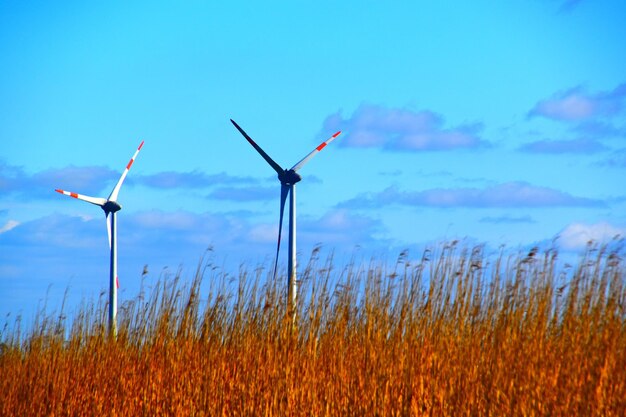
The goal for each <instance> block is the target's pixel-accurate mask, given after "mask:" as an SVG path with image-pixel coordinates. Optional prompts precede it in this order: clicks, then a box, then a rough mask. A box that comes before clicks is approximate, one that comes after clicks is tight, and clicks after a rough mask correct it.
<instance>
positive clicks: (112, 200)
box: [55, 141, 143, 336]
mask: <svg viewBox="0 0 626 417" xmlns="http://www.w3.org/2000/svg"><path fill="white" fill-rule="evenodd" d="M142 146H143V141H141V143H140V144H139V147H138V148H137V151H135V154H134V155H133V157H132V158H131V159H130V161H129V162H128V164H127V165H126V169H125V170H124V172H123V173H122V176H121V177H120V179H119V180H118V181H117V184H115V187H114V188H113V191H111V194H110V195H109V198H106V199H105V198H99V197H89V196H86V195H82V194H76V193H73V192H69V191H63V190H58V189H57V190H55V191H56V192H57V193H61V194H65V195H68V196H70V197H73V198H77V199H79V200H83V201H86V202H88V203H91V204H95V205H96V206H100V208H102V210H104V214H105V216H106V222H107V231H108V234H109V247H110V249H111V264H110V274H109V332H110V333H111V334H112V335H113V336H117V288H118V287H119V282H118V279H117V225H116V215H117V214H116V213H117V212H118V211H120V210H121V209H122V206H121V205H120V204H119V203H118V202H117V195H118V194H119V192H120V188H121V187H122V183H123V182H124V179H125V178H126V175H127V174H128V171H129V170H130V167H131V166H132V165H133V162H135V158H136V157H137V154H139V151H140V150H141V147H142Z"/></svg>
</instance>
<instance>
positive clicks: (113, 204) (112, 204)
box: [102, 201, 122, 214]
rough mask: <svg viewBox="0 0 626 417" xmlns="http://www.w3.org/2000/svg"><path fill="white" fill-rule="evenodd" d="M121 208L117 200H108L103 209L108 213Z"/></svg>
mask: <svg viewBox="0 0 626 417" xmlns="http://www.w3.org/2000/svg"><path fill="white" fill-rule="evenodd" d="M121 209H122V206H121V205H120V204H119V203H118V202H117V201H107V202H106V203H104V205H103V206H102V210H104V212H105V213H107V214H108V213H115V212H118V211H120V210H121Z"/></svg>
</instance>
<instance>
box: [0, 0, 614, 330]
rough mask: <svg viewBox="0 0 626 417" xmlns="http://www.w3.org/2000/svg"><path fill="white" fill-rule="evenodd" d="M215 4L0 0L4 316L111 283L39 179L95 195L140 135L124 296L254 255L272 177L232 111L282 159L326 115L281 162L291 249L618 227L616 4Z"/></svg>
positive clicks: (80, 230) (262, 244) (416, 246)
mask: <svg viewBox="0 0 626 417" xmlns="http://www.w3.org/2000/svg"><path fill="white" fill-rule="evenodd" d="M217 3H218V2H201V1H188V2H176V3H174V2H154V1H150V2H141V1H136V2H117V1H113V2H107V3H102V4H92V3H85V2H78V1H65V2H45V1H42V2H37V1H33V2H24V1H19V2H18V1H4V2H1V3H0V68H2V70H1V71H0V314H2V317H6V315H7V314H9V313H10V314H11V315H10V316H9V317H13V318H14V317H15V316H16V315H17V314H22V315H23V316H24V317H25V318H26V319H27V318H28V317H31V316H32V313H33V312H34V311H35V309H36V308H37V306H38V305H39V304H40V303H42V302H43V301H44V300H46V299H48V303H49V304H50V305H57V304H58V302H59V300H60V299H61V298H62V297H63V293H64V291H65V289H66V288H68V287H69V296H68V297H69V298H68V302H69V304H70V307H69V308H70V309H71V308H72V306H76V305H78V303H79V302H80V300H81V299H83V298H85V297H86V298H91V297H97V296H98V294H100V292H101V291H102V290H104V289H106V288H107V276H108V245H107V240H106V239H107V238H106V228H105V223H104V216H103V213H102V212H101V210H100V209H99V208H97V207H95V206H92V205H89V204H85V203H82V202H79V201H76V200H72V199H69V198H66V197H63V196H61V195H59V194H57V193H54V189H55V188H62V189H66V190H70V191H75V192H79V193H83V194H87V195H93V196H104V197H106V196H108V194H109V193H110V190H111V189H112V187H113V185H114V184H115V181H116V180H117V178H118V177H119V175H120V174H121V171H122V170H123V168H124V167H125V165H126V163H127V162H128V159H129V158H130V156H131V155H132V154H133V152H134V150H135V149H136V147H137V146H138V144H139V143H140V142H141V141H142V140H145V145H144V147H143V149H142V151H141V153H140V154H139V156H138V158H137V160H136V163H135V164H134V165H133V168H132V170H131V172H130V174H129V175H128V178H127V180H126V182H125V184H124V187H123V188H122V191H121V193H120V198H119V202H120V203H121V204H122V206H123V210H122V211H121V212H120V213H119V215H118V222H119V223H118V224H119V250H120V255H119V257H120V273H119V275H120V281H121V285H122V288H121V291H122V292H121V294H120V298H121V300H120V301H122V302H123V301H124V300H125V299H128V298H131V297H133V296H134V295H135V294H136V292H137V291H136V290H137V288H138V286H139V281H140V280H141V275H142V272H143V271H144V265H148V275H147V278H146V279H154V280H156V279H157V278H158V277H160V276H162V275H163V274H167V273H174V272H175V271H176V270H178V268H180V267H181V266H182V268H183V271H184V272H183V275H184V276H185V273H187V275H186V276H190V275H191V274H192V273H193V271H194V270H195V267H196V265H197V263H198V262H199V260H200V257H201V256H202V255H203V254H204V253H205V251H206V249H207V248H208V247H212V248H213V252H212V255H211V256H213V257H214V258H215V259H216V262H218V263H219V264H220V265H223V266H224V267H225V268H227V269H232V270H236V269H237V267H238V265H239V264H240V263H245V264H246V265H249V266H251V267H254V266H255V265H257V264H265V265H266V266H269V265H270V264H271V262H269V261H270V260H271V259H272V257H273V252H274V250H275V239H276V234H277V222H278V199H279V195H280V187H279V183H278V181H277V180H276V178H275V175H274V174H273V171H272V169H271V168H270V167H269V166H268V165H267V164H266V163H265V162H264V161H263V160H262V159H261V158H260V157H259V155H258V154H256V152H255V151H254V149H252V148H251V147H250V146H249V144H248V143H247V142H246V141H245V140H244V139H243V137H241V136H240V135H239V133H238V132H237V131H236V130H235V129H234V128H233V126H232V125H231V124H230V122H229V119H230V118H232V119H234V120H236V121H237V122H238V123H239V124H240V125H241V126H242V127H243V128H244V129H245V130H246V131H247V132H248V133H249V134H250V135H251V136H252V137H253V138H254V139H255V140H256V141H257V142H258V143H259V144H260V145H261V146H262V147H263V148H264V149H265V151H266V152H267V153H268V154H269V155H270V156H271V157H272V158H273V159H274V160H276V161H277V162H278V163H279V164H281V165H283V166H285V167H291V166H292V165H293V164H295V163H296V162H297V161H298V160H300V159H301V158H302V157H303V156H304V155H306V154H307V153H308V152H310V151H311V150H312V149H313V148H314V147H315V146H316V145H317V144H318V143H320V142H321V141H322V140H324V139H326V138H328V137H329V136H330V135H331V134H332V133H334V132H335V131H336V130H342V131H343V134H342V135H341V136H340V137H339V138H338V139H337V140H336V141H335V142H333V143H332V144H331V145H329V146H328V147H327V148H325V149H324V150H323V152H321V153H320V154H319V155H318V156H316V157H315V158H314V159H313V160H312V161H311V162H309V164H308V165H307V166H306V167H304V168H303V169H302V170H301V171H300V172H301V174H302V176H303V181H302V182H301V183H299V184H298V210H297V212H298V245H299V251H301V253H302V260H306V259H308V253H309V251H310V250H311V248H312V247H313V246H314V245H316V244H317V243H321V244H323V245H324V248H325V249H326V250H329V251H330V250H334V251H335V252H336V253H337V254H338V257H339V259H342V258H341V257H342V256H344V255H345V256H346V257H349V256H351V255H352V254H354V253H355V251H360V252H359V253H362V254H364V255H363V256H366V257H367V256H370V255H371V254H376V256H381V257H386V256H389V257H390V258H391V259H393V258H394V257H395V256H396V254H397V253H399V251H401V250H402V249H404V248H409V249H410V250H411V251H413V253H415V254H418V253H420V251H421V250H422V249H423V248H424V247H425V246H426V245H430V244H433V243H434V242H440V241H442V240H445V239H465V240H466V241H467V242H469V243H470V244H472V243H485V244H486V245H487V247H490V248H498V247H499V246H500V245H506V246H507V247H509V248H526V247H530V246H534V245H548V244H550V242H552V241H553V240H554V239H555V237H557V236H558V237H559V238H558V239H557V245H558V246H559V248H560V250H561V251H562V252H564V253H565V252H571V253H577V252H579V251H580V250H581V249H582V247H584V244H585V242H586V241H587V240H589V239H596V240H600V241H602V240H608V239H610V238H612V237H613V236H615V235H617V234H621V235H624V233H626V210H625V209H626V189H625V187H624V185H623V183H624V178H625V173H626V141H625V139H626V53H625V52H626V50H625V49H624V39H626V26H625V25H624V24H623V16H626V4H624V3H623V2H619V1H608V0H606V1H605V0H599V1H593V2H592V1H585V0H578V1H576V0H569V1H560V0H524V1H521V0H520V1H507V2H487V1H481V0H478V1H474V2H458V1H457V2H452V1H441V2H425V1H402V2H398V1H393V2H369V1H366V2H363V1H358V2H356V1H342V2H336V1H315V2H311V1H300V2H280V1H266V2H263V3H262V4H255V3H253V2H241V1H232V2H222V3H223V4H217ZM282 260H284V256H282V257H281V262H282ZM164 268H167V269H164ZM164 271H165V272H164ZM167 271H170V272H167Z"/></svg>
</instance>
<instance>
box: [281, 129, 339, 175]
mask: <svg viewBox="0 0 626 417" xmlns="http://www.w3.org/2000/svg"><path fill="white" fill-rule="evenodd" d="M340 134H341V131H339V132H337V133H335V134H334V135H332V136H331V137H330V138H328V139H326V140H325V141H324V142H322V143H320V144H319V146H318V147H317V148H315V149H313V151H311V153H310V154H308V155H307V156H305V157H304V158H302V160H301V161H300V162H298V163H297V164H295V165H294V166H293V168H291V169H293V170H294V171H298V170H299V169H300V168H302V167H303V166H304V164H306V163H307V162H309V159H311V158H313V157H314V156H315V155H316V154H317V153H318V152H319V151H321V150H322V149H324V148H325V147H326V145H328V144H329V143H330V142H332V141H334V140H335V139H336V138H337V136H339V135H340Z"/></svg>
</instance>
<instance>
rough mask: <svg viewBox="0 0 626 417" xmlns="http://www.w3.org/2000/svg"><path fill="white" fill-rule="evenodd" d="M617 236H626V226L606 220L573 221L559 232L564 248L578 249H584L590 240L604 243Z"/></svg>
mask: <svg viewBox="0 0 626 417" xmlns="http://www.w3.org/2000/svg"><path fill="white" fill-rule="evenodd" d="M616 236H621V237H626V228H624V227H616V226H613V225H611V224H609V223H606V222H600V223H595V224H585V223H572V224H570V225H569V226H567V227H566V228H565V229H563V231H561V233H559V242H560V245H561V247H562V248H564V249H568V250H576V251H577V250H581V249H584V248H585V246H586V245H587V243H588V242H590V241H593V242H597V243H600V244H603V243H608V242H609V241H610V240H612V239H614V238H615V237H616Z"/></svg>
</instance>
